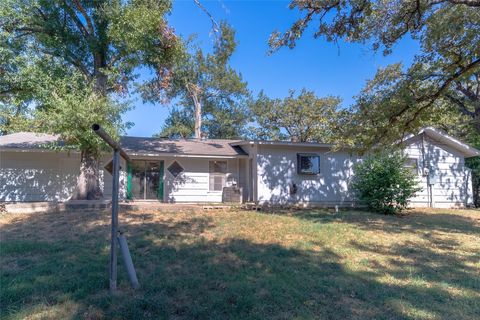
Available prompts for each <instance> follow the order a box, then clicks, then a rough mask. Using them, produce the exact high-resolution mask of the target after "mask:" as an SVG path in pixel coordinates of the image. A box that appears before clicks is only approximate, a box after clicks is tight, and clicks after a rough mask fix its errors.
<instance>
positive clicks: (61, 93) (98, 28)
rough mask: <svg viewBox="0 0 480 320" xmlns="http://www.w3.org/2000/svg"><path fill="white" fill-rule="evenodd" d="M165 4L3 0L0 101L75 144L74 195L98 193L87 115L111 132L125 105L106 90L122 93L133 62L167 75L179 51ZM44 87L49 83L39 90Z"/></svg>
mask: <svg viewBox="0 0 480 320" xmlns="http://www.w3.org/2000/svg"><path fill="white" fill-rule="evenodd" d="M170 5H171V3H170V1H160V0H136V1H119V0H115V1H106V0H105V1H82V0H72V1H43V0H26V1H16V0H5V1H2V2H1V4H0V37H1V39H0V41H1V44H2V45H1V50H0V60H1V61H2V69H1V72H2V77H0V78H1V80H0V88H1V90H2V92H1V95H0V99H1V101H2V105H3V106H5V105H6V106H9V107H11V108H12V109H15V108H17V109H18V108H21V107H22V106H24V105H25V104H27V105H29V106H30V107H31V108H35V109H36V111H35V112H32V113H31V114H32V115H33V116H36V117H38V119H33V120H35V121H34V122H35V124H38V125H39V126H40V127H39V129H40V130H42V131H47V132H51V133H56V134H59V135H60V138H61V139H63V140H65V141H66V143H67V144H70V145H73V146H76V147H78V148H79V149H80V151H81V165H80V174H79V176H78V181H77V189H76V191H75V192H74V195H73V198H76V199H96V198H99V197H100V196H101V191H100V186H99V167H98V166H99V155H100V148H101V145H100V144H99V143H98V139H96V137H94V136H93V135H92V134H91V133H90V132H89V131H90V130H89V128H90V125H91V124H92V123H91V121H92V120H95V121H100V124H101V125H104V126H107V127H110V128H111V129H112V131H113V132H111V133H112V134H113V133H116V131H118V129H119V128H118V126H117V125H118V120H119V112H120V113H121V112H122V111H123V110H124V107H123V106H121V105H119V104H117V103H115V101H114V100H115V99H112V97H118V96H119V95H122V94H126V93H127V92H128V90H129V88H130V86H131V84H132V83H133V81H134V80H135V78H136V77H137V72H136V70H138V68H139V67H147V68H151V69H153V70H155V74H156V77H157V78H159V79H162V80H163V81H164V82H166V81H167V80H168V70H169V67H170V66H171V64H173V63H174V62H175V59H176V57H178V56H180V54H181V51H182V46H181V44H180V42H179V41H178V39H177V37H176V36H175V34H174V32H173V30H172V29H171V28H170V27H169V26H168V24H167V22H166V20H165V18H164V16H165V14H167V13H168V12H169V11H170ZM9 57H10V58H11V57H18V59H13V60H11V59H9ZM5 61H8V63H7V64H6V66H5V67H4V65H3V62H5ZM31 70H33V71H34V72H31V73H29V71H31ZM24 75H28V76H27V77H26V78H25V79H26V80H25V81H24V80H23V79H22V77H23V76H24ZM52 84H53V86H52ZM56 86H58V87H56ZM45 88H49V89H52V90H54V89H55V90H54V91H52V92H51V93H52V94H45ZM4 109H6V108H3V107H2V110H3V111H5V110H4ZM7 111H8V110H7ZM37 120H38V121H37ZM53 120H55V121H53Z"/></svg>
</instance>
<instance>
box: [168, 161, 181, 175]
mask: <svg viewBox="0 0 480 320" xmlns="http://www.w3.org/2000/svg"><path fill="white" fill-rule="evenodd" d="M167 170H168V172H170V173H171V174H172V176H174V177H175V178H176V177H177V176H178V175H179V174H180V173H182V172H183V167H182V166H181V165H180V164H179V163H178V162H177V161H174V162H173V163H172V164H171V165H170V166H169V167H168V168H167Z"/></svg>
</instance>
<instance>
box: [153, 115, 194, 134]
mask: <svg viewBox="0 0 480 320" xmlns="http://www.w3.org/2000/svg"><path fill="white" fill-rule="evenodd" d="M194 126H195V116H194V114H193V112H192V110H191V109H190V108H186V109H183V110H180V109H178V108H173V109H172V110H171V111H170V114H169V115H168V117H167V119H165V124H164V125H163V127H162V130H161V131H160V133H158V134H156V135H155V136H156V137H167V138H171V139H187V138H190V137H192V136H193V135H194Z"/></svg>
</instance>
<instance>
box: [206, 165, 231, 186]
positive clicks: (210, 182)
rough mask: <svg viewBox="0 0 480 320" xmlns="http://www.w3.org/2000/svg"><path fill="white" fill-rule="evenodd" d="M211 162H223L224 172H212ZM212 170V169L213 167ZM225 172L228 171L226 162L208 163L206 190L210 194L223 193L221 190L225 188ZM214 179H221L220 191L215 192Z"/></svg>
mask: <svg viewBox="0 0 480 320" xmlns="http://www.w3.org/2000/svg"><path fill="white" fill-rule="evenodd" d="M212 162H225V172H215V171H213V172H212V165H211V163H212ZM213 168H214V167H213ZM227 171H228V162H227V161H226V160H210V161H208V173H209V178H208V190H209V191H210V192H223V188H224V187H225V186H226V183H227ZM215 178H220V179H221V181H222V182H221V188H220V190H215Z"/></svg>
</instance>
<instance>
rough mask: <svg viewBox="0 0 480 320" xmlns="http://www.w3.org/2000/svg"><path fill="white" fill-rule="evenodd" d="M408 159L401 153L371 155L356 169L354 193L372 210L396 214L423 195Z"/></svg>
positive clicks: (356, 166)
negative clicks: (410, 200)
mask: <svg viewBox="0 0 480 320" xmlns="http://www.w3.org/2000/svg"><path fill="white" fill-rule="evenodd" d="M405 161H406V158H405V157H404V156H402V155H401V154H400V153H398V152H384V153H378V154H372V155H370V156H368V157H367V158H366V159H365V160H364V161H363V162H360V163H358V164H356V165H355V167H354V172H355V175H354V178H353V181H352V183H351V185H352V189H353V190H354V191H355V192H356V194H357V195H358V197H359V199H360V201H361V202H362V203H363V204H365V205H367V207H368V208H369V209H370V210H373V211H376V212H380V213H385V214H395V213H399V212H401V211H402V210H404V209H405V208H406V207H407V205H408V200H409V199H410V198H411V197H413V196H414V195H415V193H417V192H419V191H421V188H419V187H418V186H417V181H416V173H414V172H412V171H411V170H410V169H409V168H407V167H405Z"/></svg>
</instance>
